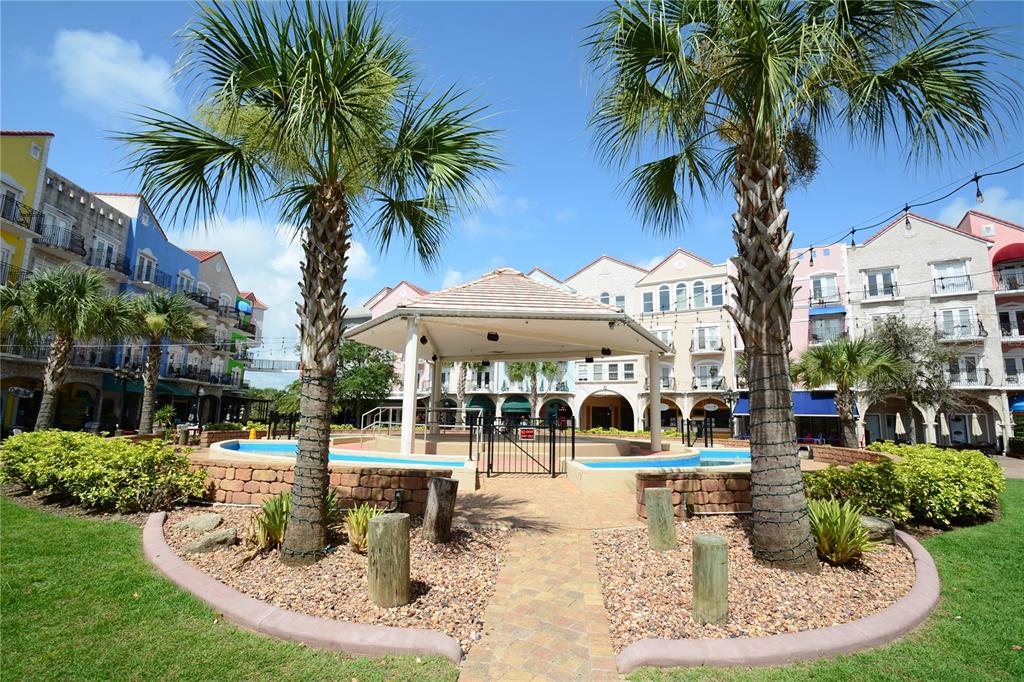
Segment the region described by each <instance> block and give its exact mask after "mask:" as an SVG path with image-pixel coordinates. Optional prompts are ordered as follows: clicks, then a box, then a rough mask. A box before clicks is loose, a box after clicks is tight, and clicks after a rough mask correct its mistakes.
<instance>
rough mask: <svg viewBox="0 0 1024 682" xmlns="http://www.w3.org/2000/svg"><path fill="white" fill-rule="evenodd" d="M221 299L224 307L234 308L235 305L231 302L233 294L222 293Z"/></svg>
mask: <svg viewBox="0 0 1024 682" xmlns="http://www.w3.org/2000/svg"><path fill="white" fill-rule="evenodd" d="M219 301H220V305H221V307H222V308H234V307H235V306H233V305H232V304H231V294H221V295H220V299H219Z"/></svg>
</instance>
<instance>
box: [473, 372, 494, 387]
mask: <svg viewBox="0 0 1024 682" xmlns="http://www.w3.org/2000/svg"><path fill="white" fill-rule="evenodd" d="M476 387H477V388H490V387H491V370H489V369H480V370H477V372H476Z"/></svg>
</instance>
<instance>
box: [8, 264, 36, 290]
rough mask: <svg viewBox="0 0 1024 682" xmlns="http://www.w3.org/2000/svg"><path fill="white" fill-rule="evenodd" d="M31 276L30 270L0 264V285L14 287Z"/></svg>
mask: <svg viewBox="0 0 1024 682" xmlns="http://www.w3.org/2000/svg"><path fill="white" fill-rule="evenodd" d="M31 274H32V270H31V268H19V267H18V266H17V265H11V264H10V263H0V284H6V285H7V286H15V285H18V284H21V283H22V282H24V281H25V280H26V279H28V278H29V276H31Z"/></svg>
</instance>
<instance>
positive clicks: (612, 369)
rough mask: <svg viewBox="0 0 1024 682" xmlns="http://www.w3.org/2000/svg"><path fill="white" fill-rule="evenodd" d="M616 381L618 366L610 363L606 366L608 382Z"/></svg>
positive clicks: (617, 378)
mask: <svg viewBox="0 0 1024 682" xmlns="http://www.w3.org/2000/svg"><path fill="white" fill-rule="evenodd" d="M618 380H619V365H618V364H616V363H612V364H610V365H608V381H618Z"/></svg>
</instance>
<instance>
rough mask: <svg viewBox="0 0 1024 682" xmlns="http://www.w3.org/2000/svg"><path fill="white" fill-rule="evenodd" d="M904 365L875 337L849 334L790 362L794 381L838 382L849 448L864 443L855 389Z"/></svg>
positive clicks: (817, 384)
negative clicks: (859, 431) (855, 409)
mask: <svg viewBox="0 0 1024 682" xmlns="http://www.w3.org/2000/svg"><path fill="white" fill-rule="evenodd" d="M900 369H901V367H900V362H899V361H898V360H897V359H896V358H895V356H893V355H892V354H891V353H889V352H888V351H886V350H885V349H884V348H882V347H881V346H880V345H878V344H877V343H875V342H874V341H872V340H871V339H867V338H861V339H857V340H855V341H851V340H850V339H848V338H846V337H840V338H837V339H833V340H831V341H829V342H828V343H823V344H821V345H818V346H810V347H808V348H807V349H806V350H805V351H804V352H803V353H802V354H801V355H800V358H799V359H797V361H796V362H794V363H793V364H792V365H790V373H791V375H792V378H793V381H794V382H802V383H803V384H804V386H806V387H807V388H820V387H822V386H828V385H830V384H835V387H836V398H835V400H836V414H837V415H838V416H839V424H840V426H841V428H842V436H843V445H844V446H846V447H848V448H855V447H857V446H858V445H859V444H860V439H859V438H858V436H857V420H856V418H855V417H854V416H853V406H854V404H855V402H856V398H855V397H854V393H853V392H854V389H855V388H856V387H858V386H863V385H866V384H867V382H868V381H869V380H871V379H877V378H878V377H880V376H883V375H884V376H888V377H894V376H896V375H898V374H899V373H900Z"/></svg>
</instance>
